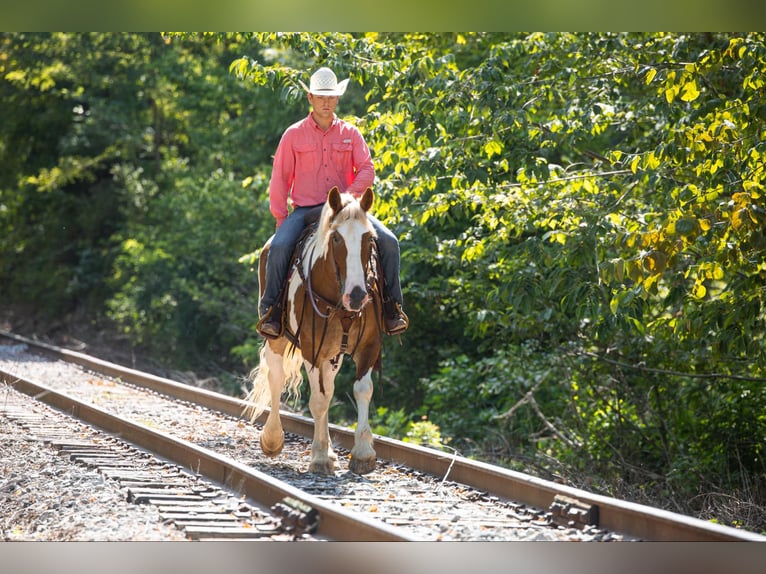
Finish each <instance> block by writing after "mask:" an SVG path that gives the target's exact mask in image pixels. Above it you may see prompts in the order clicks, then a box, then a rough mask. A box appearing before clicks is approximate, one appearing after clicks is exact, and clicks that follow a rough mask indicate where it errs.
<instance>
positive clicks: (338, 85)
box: [298, 68, 349, 96]
mask: <svg viewBox="0 0 766 574" xmlns="http://www.w3.org/2000/svg"><path fill="white" fill-rule="evenodd" d="M348 80H349V78H346V79H345V80H343V81H342V82H339V81H338V78H337V77H335V72H333V71H332V70H331V69H330V68H319V69H318V70H317V71H316V72H314V73H313V74H312V75H311V83H310V84H309V85H310V86H311V87H309V86H306V84H304V83H303V82H302V81H300V80H298V83H299V84H300V85H301V86H303V89H304V90H306V91H307V92H308V93H309V94H314V95H316V96H342V95H343V94H344V93H345V92H346V86H348Z"/></svg>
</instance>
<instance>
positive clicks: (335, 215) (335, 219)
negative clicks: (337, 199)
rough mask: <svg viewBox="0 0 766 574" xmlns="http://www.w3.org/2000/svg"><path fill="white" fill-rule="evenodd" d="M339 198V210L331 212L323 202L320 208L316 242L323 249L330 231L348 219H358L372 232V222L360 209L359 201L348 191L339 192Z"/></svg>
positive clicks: (330, 208)
mask: <svg viewBox="0 0 766 574" xmlns="http://www.w3.org/2000/svg"><path fill="white" fill-rule="evenodd" d="M341 199H342V202H343V207H342V208H341V209H340V210H339V211H337V212H333V210H332V207H330V205H329V203H328V204H325V206H324V208H323V209H322V215H321V216H320V218H319V228H318V230H317V243H318V244H319V245H320V246H322V250H323V251H324V249H325V248H326V246H327V242H328V240H329V238H330V233H331V232H332V231H334V230H335V229H337V228H338V227H340V226H342V225H344V224H345V223H347V222H348V221H351V220H355V221H360V222H362V223H363V224H364V225H365V226H366V227H367V228H369V231H370V232H372V233H374V230H373V228H372V224H370V222H369V220H368V219H367V212H366V211H365V210H364V209H362V206H361V205H360V204H359V202H358V201H356V200H355V199H354V197H353V196H352V195H350V194H348V193H343V194H341Z"/></svg>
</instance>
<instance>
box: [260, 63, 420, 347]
mask: <svg viewBox="0 0 766 574" xmlns="http://www.w3.org/2000/svg"><path fill="white" fill-rule="evenodd" d="M348 81H349V80H348V79H345V80H343V81H342V82H338V79H337V77H336V76H335V73H334V72H333V71H332V70H330V69H329V68H320V69H319V70H317V71H316V72H315V73H314V74H313V75H312V76H311V81H310V86H308V87H307V86H306V84H304V83H303V82H300V84H301V86H302V87H303V89H304V90H306V93H307V98H308V101H309V104H310V105H311V111H310V113H309V115H308V117H306V118H305V119H303V120H301V121H299V122H297V123H295V124H293V125H291V126H290V127H289V128H287V130H285V133H284V134H283V135H282V139H281V140H280V142H279V146H278V147H277V151H276V154H275V155H274V168H273V171H272V174H271V182H270V184H269V203H270V208H271V213H272V215H273V216H274V218H275V219H276V221H277V230H276V233H275V234H274V237H273V238H272V240H271V246H270V248H269V254H268V259H267V260H266V285H265V287H264V289H263V295H262V297H261V303H260V307H259V313H260V316H261V320H260V321H259V323H258V326H257V330H258V332H259V333H260V334H261V335H262V336H264V337H267V338H276V337H279V336H280V335H281V334H282V317H281V313H282V310H281V308H280V306H278V305H275V303H276V302H277V298H278V297H279V294H280V290H281V289H282V285H283V283H284V281H285V277H286V274H287V271H288V269H287V268H288V266H289V264H290V256H291V254H292V251H293V249H294V247H295V244H296V243H297V242H298V239H299V238H300V235H301V232H302V231H303V229H304V227H305V225H306V224H305V222H304V216H305V215H306V212H308V211H310V210H311V209H312V208H314V207H317V206H319V205H322V204H323V203H325V201H326V200H327V194H328V193H329V191H330V190H331V189H332V188H333V187H337V188H338V189H339V190H340V191H341V192H347V193H351V194H353V195H354V196H356V197H360V196H361V195H362V193H364V191H365V190H366V189H367V188H368V187H371V186H372V183H373V180H374V179H375V168H374V167H373V164H372V158H371V157H370V150H369V148H368V147H367V143H366V142H365V141H364V138H363V137H362V134H361V132H360V131H359V130H358V129H357V128H356V127H355V126H352V125H351V124H349V123H347V122H345V121H343V120H341V119H339V118H338V117H337V116H336V115H335V108H336V106H337V105H338V98H339V97H340V96H342V95H343V94H344V93H345V91H346V86H347V85H348ZM288 197H289V198H290V199H291V203H292V206H293V211H292V213H290V212H289V211H288V207H287V202H288ZM368 217H369V218H370V222H371V223H372V225H373V227H374V228H375V231H376V233H377V236H378V239H377V242H378V249H379V251H380V259H381V266H382V268H383V276H384V279H385V284H386V288H387V290H388V293H387V294H385V295H384V306H383V308H384V313H383V314H384V317H383V323H384V329H385V331H386V333H388V334H389V335H396V334H399V333H403V332H404V331H405V330H406V329H407V326H408V324H409V321H408V319H407V316H406V315H405V314H404V312H403V311H402V289H401V285H400V283H399V241H398V240H397V238H396V236H395V235H394V234H393V233H391V231H389V230H388V229H387V228H386V227H385V226H384V225H383V224H382V223H381V222H380V221H378V220H377V219H376V218H375V217H373V216H372V215H368Z"/></svg>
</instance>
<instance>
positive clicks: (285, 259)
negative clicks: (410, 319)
mask: <svg viewBox="0 0 766 574" xmlns="http://www.w3.org/2000/svg"><path fill="white" fill-rule="evenodd" d="M312 209H315V208H314V207H296V208H295V209H294V210H293V212H292V213H291V214H290V215H288V216H287V219H285V220H284V221H283V222H282V225H280V226H279V229H277V231H276V233H275V234H274V237H273V238H272V240H271V246H270V247H269V254H268V258H267V259H266V286H265V287H264V288H263V296H262V297H261V302H260V306H259V312H260V314H261V317H263V315H265V314H266V311H268V309H269V307H271V306H272V305H274V303H275V302H276V300H277V297H279V291H280V289H281V288H282V284H283V283H284V282H285V278H286V277H287V267H288V266H289V265H290V256H291V255H292V253H293V249H294V248H295V244H296V243H298V239H300V236H301V233H302V232H303V229H304V228H305V227H306V222H305V221H304V217H305V215H306V213H307V212H309V211H311V210H312ZM367 217H368V218H369V220H370V223H371V224H372V226H373V228H374V229H375V232H376V233H377V235H378V239H377V244H378V250H379V252H380V264H381V266H382V267H383V278H384V279H385V285H386V288H387V290H388V295H389V296H390V297H391V298H392V299H393V300H394V301H396V302H397V303H399V305H402V303H403V297H402V286H401V283H400V281H399V240H398V239H397V238H396V235H394V234H393V233H391V231H390V230H389V229H388V228H387V227H386V226H385V225H383V224H382V223H381V222H380V221H378V220H377V219H376V218H375V217H374V216H373V215H370V214H369V213H368V214H367Z"/></svg>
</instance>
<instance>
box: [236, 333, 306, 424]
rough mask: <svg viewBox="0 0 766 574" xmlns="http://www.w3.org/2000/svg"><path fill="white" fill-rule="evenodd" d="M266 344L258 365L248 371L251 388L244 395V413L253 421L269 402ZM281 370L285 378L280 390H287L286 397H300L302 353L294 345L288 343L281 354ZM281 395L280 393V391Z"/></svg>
mask: <svg viewBox="0 0 766 574" xmlns="http://www.w3.org/2000/svg"><path fill="white" fill-rule="evenodd" d="M267 347H268V344H264V345H263V347H262V348H261V358H260V361H259V363H258V366H257V367H256V368H254V369H253V370H252V371H250V375H249V376H248V379H249V380H250V381H251V382H252V388H251V389H250V391H249V392H248V393H247V396H246V397H245V402H246V403H247V406H246V407H245V410H244V415H245V416H246V417H248V418H249V419H250V420H251V421H255V419H257V418H258V417H259V416H261V413H263V411H265V410H266V408H267V407H269V406H270V404H271V391H270V389H269V370H270V369H269V364H268V361H267V360H266V349H267ZM281 358H282V371H283V372H284V374H285V380H284V383H283V384H282V389H281V391H282V392H284V390H285V389H286V390H287V394H288V398H290V397H295V398H296V399H298V398H300V394H301V393H300V391H301V383H303V374H302V373H301V366H302V365H303V355H302V354H301V351H300V349H298V347H296V346H295V345H292V344H289V345H287V348H285V350H284V352H283V354H282V357H281ZM280 395H281V393H280Z"/></svg>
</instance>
